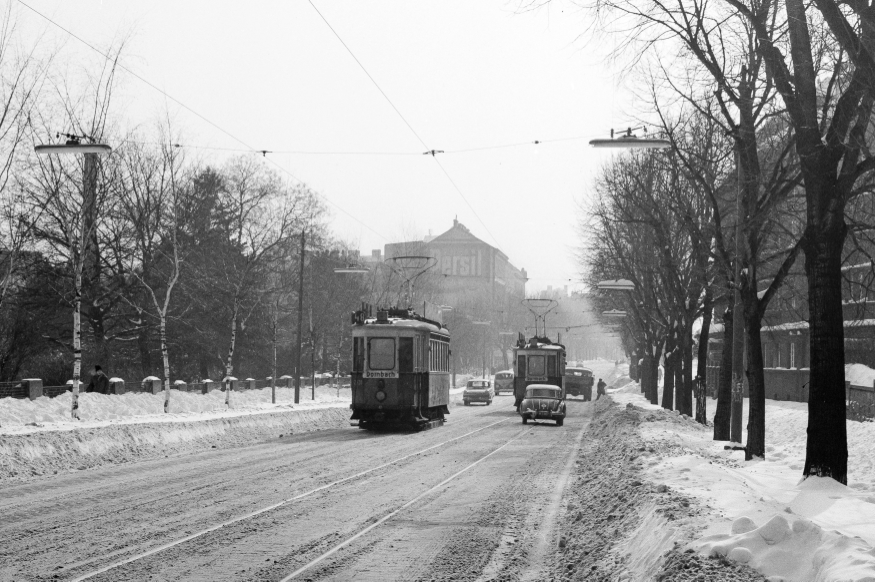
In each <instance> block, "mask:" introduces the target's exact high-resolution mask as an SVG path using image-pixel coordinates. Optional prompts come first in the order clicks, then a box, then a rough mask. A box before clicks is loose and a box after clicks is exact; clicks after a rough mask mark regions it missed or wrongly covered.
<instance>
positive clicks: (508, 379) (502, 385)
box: [495, 370, 513, 394]
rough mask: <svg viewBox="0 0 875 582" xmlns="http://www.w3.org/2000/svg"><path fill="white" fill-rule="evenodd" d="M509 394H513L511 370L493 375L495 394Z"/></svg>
mask: <svg viewBox="0 0 875 582" xmlns="http://www.w3.org/2000/svg"><path fill="white" fill-rule="evenodd" d="M502 392H510V393H511V394H513V370H502V371H501V372H496V373H495V393H496V394H501V393H502Z"/></svg>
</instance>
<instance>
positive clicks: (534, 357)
mask: <svg viewBox="0 0 875 582" xmlns="http://www.w3.org/2000/svg"><path fill="white" fill-rule="evenodd" d="M513 372H514V378H513V395H514V397H515V399H516V403H515V405H516V408H517V410H519V408H520V403H522V401H523V398H524V397H525V395H526V387H527V386H528V385H529V384H552V385H553V386H558V387H559V388H561V389H562V398H563V399H565V346H564V345H562V344H560V343H557V342H553V341H550V339H549V338H547V337H538V336H534V337H532V338H530V339H529V340H526V339H525V337H524V336H523V334H522V333H520V335H519V340H518V341H517V344H516V346H515V347H514V349H513Z"/></svg>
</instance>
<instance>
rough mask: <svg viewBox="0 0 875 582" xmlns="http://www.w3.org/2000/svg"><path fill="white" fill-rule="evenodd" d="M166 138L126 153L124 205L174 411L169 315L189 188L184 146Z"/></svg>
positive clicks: (166, 391) (134, 262)
mask: <svg viewBox="0 0 875 582" xmlns="http://www.w3.org/2000/svg"><path fill="white" fill-rule="evenodd" d="M170 141H171V140H162V144H161V146H160V149H147V148H146V147H144V146H139V145H132V146H131V147H129V148H127V149H126V151H125V152H124V153H123V155H122V156H121V157H122V158H123V162H122V163H123V166H124V168H125V180H124V181H123V183H122V184H123V187H122V188H121V189H120V192H119V201H120V205H119V206H120V208H121V210H122V212H123V213H124V218H125V220H124V221H123V224H125V225H126V226H127V227H128V228H129V230H130V234H131V238H132V239H133V240H132V243H133V245H134V248H135V252H134V253H132V255H131V261H132V263H131V264H130V266H129V272H130V273H131V274H132V275H133V276H134V277H135V278H136V280H137V282H138V283H139V285H140V286H141V287H142V288H143V289H144V290H145V292H146V295H147V296H148V299H149V302H150V303H151V306H152V308H153V313H152V316H153V317H154V318H155V319H157V320H158V335H159V343H160V348H161V360H162V364H163V366H162V370H163V384H164V412H170V355H169V349H168V335H167V318H168V315H169V313H170V308H171V298H172V296H173V291H174V289H175V288H176V286H177V283H178V282H179V278H180V274H181V269H182V264H183V261H184V255H185V252H186V249H183V248H181V237H180V236H179V221H180V208H181V206H182V199H183V197H184V196H185V192H186V189H187V188H186V183H185V178H184V176H183V175H182V174H183V159H182V154H181V152H180V151H179V150H178V149H176V148H174V147H173V146H172V145H171V144H170Z"/></svg>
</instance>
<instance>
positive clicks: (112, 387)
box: [109, 378, 126, 394]
mask: <svg viewBox="0 0 875 582" xmlns="http://www.w3.org/2000/svg"><path fill="white" fill-rule="evenodd" d="M125 392H126V390H125V381H124V380H122V379H121V378H110V379H109V393H110V394H124V393H125Z"/></svg>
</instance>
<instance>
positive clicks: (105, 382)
mask: <svg viewBox="0 0 875 582" xmlns="http://www.w3.org/2000/svg"><path fill="white" fill-rule="evenodd" d="M85 391H86V392H99V393H101V394H109V378H107V377H106V374H104V373H103V370H101V369H100V366H94V369H93V370H92V371H91V382H89V383H88V388H86V389H85Z"/></svg>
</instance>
